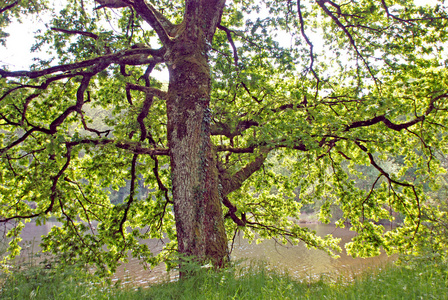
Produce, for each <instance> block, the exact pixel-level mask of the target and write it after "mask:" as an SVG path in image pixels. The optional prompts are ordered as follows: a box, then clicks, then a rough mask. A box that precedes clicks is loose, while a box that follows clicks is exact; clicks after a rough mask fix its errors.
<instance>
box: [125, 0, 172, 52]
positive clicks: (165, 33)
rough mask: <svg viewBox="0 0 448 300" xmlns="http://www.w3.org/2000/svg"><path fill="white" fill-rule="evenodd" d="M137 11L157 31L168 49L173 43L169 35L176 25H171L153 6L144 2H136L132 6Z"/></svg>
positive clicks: (137, 0) (138, 0)
mask: <svg viewBox="0 0 448 300" xmlns="http://www.w3.org/2000/svg"><path fill="white" fill-rule="evenodd" d="M132 6H133V7H134V9H135V11H136V12H137V13H138V14H139V15H140V16H141V17H142V18H143V19H144V20H145V21H146V22H147V23H148V24H149V25H150V26H151V27H152V28H153V29H154V30H155V32H156V33H157V36H158V37H159V39H160V41H161V42H162V44H163V45H164V46H166V47H169V46H171V44H172V43H173V42H172V40H171V38H170V36H169V33H170V32H171V30H172V29H173V27H174V25H172V24H171V22H169V21H168V20H167V19H166V18H165V17H163V15H162V14H161V13H160V12H159V11H158V10H157V9H155V8H154V7H153V6H152V5H151V4H149V3H146V2H145V1H144V0H135V1H134V4H133V5H132Z"/></svg>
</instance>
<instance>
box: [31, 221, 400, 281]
mask: <svg viewBox="0 0 448 300" xmlns="http://www.w3.org/2000/svg"><path fill="white" fill-rule="evenodd" d="M55 225H56V226H57V225H58V223H56V222H48V223H47V224H46V225H43V226H35V224H34V223H27V224H26V227H25V228H24V230H23V235H22V238H23V242H24V243H26V245H27V247H28V251H27V252H30V251H34V252H37V251H38V246H37V245H38V244H39V243H40V241H41V235H43V234H46V233H48V232H49V230H50V229H51V227H52V226H55ZM306 226H307V227H309V228H310V229H312V230H315V231H316V233H317V234H318V235H321V236H324V235H326V234H329V233H331V234H333V236H335V237H338V238H341V239H342V241H341V245H343V244H345V243H347V242H349V241H350V239H351V238H352V237H353V236H354V235H355V233H354V232H352V231H350V230H349V229H347V228H336V227H335V226H334V225H325V224H307V225H306ZM30 242H33V243H34V246H32V243H30ZM165 242H166V241H165ZM146 243H147V244H148V246H149V247H150V249H151V250H152V251H153V252H156V253H157V252H158V251H160V249H162V247H163V241H160V240H149V241H146ZM27 252H25V254H24V256H26V253H27ZM339 255H340V258H338V259H333V258H331V257H330V256H329V255H328V254H326V253H325V252H324V251H322V250H315V249H307V248H306V247H305V244H304V243H300V244H299V245H296V246H291V245H289V246H285V245H280V244H278V243H276V242H275V241H274V240H266V241H263V242H262V243H260V244H255V243H252V244H249V243H248V242H247V240H245V239H243V238H242V237H241V236H237V237H236V239H235V242H234V246H233V251H232V255H231V256H232V259H233V260H238V259H247V260H248V261H250V260H252V259H255V260H262V261H264V262H266V263H267V264H268V265H269V266H271V267H275V268H278V269H280V270H286V271H288V272H289V274H291V275H292V276H293V277H296V278H307V277H318V276H321V274H329V275H331V276H339V275H343V276H346V277H351V276H352V275H354V274H357V273H359V272H361V271H363V270H366V269H368V268H376V267H378V266H381V265H383V264H384V263H385V262H387V261H390V260H391V258H389V257H387V256H386V255H385V254H382V255H380V256H377V257H374V258H366V259H363V258H352V257H350V256H347V255H346V253H345V251H343V252H342V253H340V254H339ZM166 278H167V273H166V271H165V266H164V265H163V264H162V265H159V266H157V267H155V268H153V269H152V270H145V269H144V268H143V266H142V265H141V264H140V263H139V261H138V260H137V259H134V258H130V259H129V262H128V263H127V264H124V265H122V266H120V267H119V268H118V270H117V272H116V274H115V275H114V277H113V278H112V280H113V281H118V280H121V282H122V283H123V284H133V285H142V286H145V285H147V284H148V283H151V282H157V281H160V280H164V279H166Z"/></svg>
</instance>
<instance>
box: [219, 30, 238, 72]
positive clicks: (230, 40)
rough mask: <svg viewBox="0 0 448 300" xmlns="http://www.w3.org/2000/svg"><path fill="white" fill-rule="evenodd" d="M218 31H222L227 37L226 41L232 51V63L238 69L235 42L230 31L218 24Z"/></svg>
mask: <svg viewBox="0 0 448 300" xmlns="http://www.w3.org/2000/svg"><path fill="white" fill-rule="evenodd" d="M218 29H221V30H222V31H224V32H225V33H226V35H227V40H228V41H229V43H230V46H231V47H232V50H233V62H234V64H235V67H236V68H237V69H238V51H237V50H236V46H235V42H234V41H233V37H232V33H231V30H229V28H227V27H225V26H223V25H221V24H218Z"/></svg>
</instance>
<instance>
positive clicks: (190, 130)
mask: <svg viewBox="0 0 448 300" xmlns="http://www.w3.org/2000/svg"><path fill="white" fill-rule="evenodd" d="M182 26H185V23H184V24H183V25H181V27H180V28H179V32H181V33H180V35H178V36H177V37H176V39H175V43H174V44H173V45H172V47H171V48H170V50H169V51H168V53H167V55H166V59H167V65H168V68H169V72H170V84H169V89H168V97H167V114H168V142H169V147H170V158H171V174H172V185H173V199H174V214H175V218H176V229H177V239H178V247H179V252H180V253H181V254H184V255H188V256H194V257H196V258H197V259H198V260H199V261H200V262H206V261H211V262H213V263H214V264H215V265H217V266H221V265H222V264H223V263H224V262H225V261H226V259H227V252H228V247H227V238H226V234H225V230H224V219H223V213H222V207H221V196H220V193H219V189H218V171H217V168H216V161H215V155H214V153H213V146H212V143H211V139H210V135H211V130H210V122H211V110H210V88H211V86H210V81H211V80H210V69H209V65H208V60H207V47H208V45H207V44H208V43H207V39H206V37H205V35H204V32H203V31H202V29H201V28H200V26H199V25H195V26H193V27H194V28H185V27H184V28H182Z"/></svg>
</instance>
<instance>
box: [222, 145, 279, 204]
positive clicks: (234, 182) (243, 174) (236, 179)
mask: <svg viewBox="0 0 448 300" xmlns="http://www.w3.org/2000/svg"><path fill="white" fill-rule="evenodd" d="M269 151H271V148H264V149H262V150H261V151H260V152H261V153H260V154H259V155H258V156H257V157H256V158H255V160H254V161H252V162H251V163H249V164H247V165H246V166H245V167H244V168H242V169H241V170H239V171H238V172H236V173H235V174H233V175H229V174H225V173H224V172H225V171H221V184H222V187H223V188H222V195H223V197H224V196H227V195H228V194H229V193H231V192H233V191H235V190H237V189H239V188H240V187H241V185H242V184H243V182H244V181H246V179H248V178H249V177H250V176H251V175H252V174H253V173H255V172H256V171H258V170H259V169H260V168H261V167H262V166H263V163H264V161H265V160H266V158H267V156H268V153H269Z"/></svg>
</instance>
